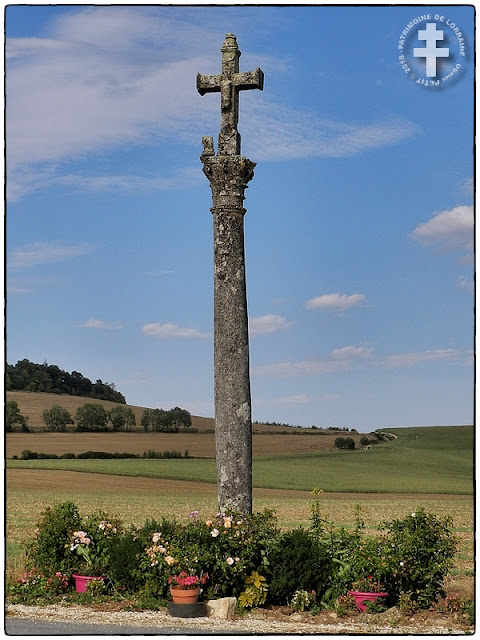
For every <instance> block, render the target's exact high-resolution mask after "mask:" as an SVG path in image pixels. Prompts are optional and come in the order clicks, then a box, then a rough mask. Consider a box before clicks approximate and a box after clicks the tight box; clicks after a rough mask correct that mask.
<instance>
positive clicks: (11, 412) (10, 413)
mask: <svg viewBox="0 0 480 640" xmlns="http://www.w3.org/2000/svg"><path fill="white" fill-rule="evenodd" d="M27 420H28V416H22V414H21V413H20V409H19V407H18V402H16V401H15V400H9V401H8V402H7V404H6V406H5V427H6V430H7V431H13V428H14V427H15V425H17V424H18V425H19V426H20V427H21V429H22V431H28V427H27Z"/></svg>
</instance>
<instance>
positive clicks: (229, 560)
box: [227, 557, 235, 566]
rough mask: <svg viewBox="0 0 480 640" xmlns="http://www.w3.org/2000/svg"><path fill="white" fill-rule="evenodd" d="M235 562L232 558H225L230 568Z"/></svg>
mask: <svg viewBox="0 0 480 640" xmlns="http://www.w3.org/2000/svg"><path fill="white" fill-rule="evenodd" d="M234 562H235V560H234V559H233V558H230V557H229V558H227V564H229V565H230V566H232V564H233V563H234Z"/></svg>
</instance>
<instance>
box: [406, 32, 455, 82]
mask: <svg viewBox="0 0 480 640" xmlns="http://www.w3.org/2000/svg"><path fill="white" fill-rule="evenodd" d="M418 39H419V40H425V47H423V48H420V47H415V49H414V50H413V55H414V56H415V58H425V62H426V65H427V78H435V76H436V75H437V58H448V56H449V55H450V49H449V48H448V47H442V48H440V49H438V48H437V40H443V31H442V30H438V31H437V25H436V24H435V22H427V28H426V29H421V30H420V31H419V32H418Z"/></svg>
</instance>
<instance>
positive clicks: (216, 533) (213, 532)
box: [210, 529, 219, 538]
mask: <svg viewBox="0 0 480 640" xmlns="http://www.w3.org/2000/svg"><path fill="white" fill-rule="evenodd" d="M218 534H219V531H218V529H212V530H211V531H210V535H211V536H212V538H216V537H217V536H218Z"/></svg>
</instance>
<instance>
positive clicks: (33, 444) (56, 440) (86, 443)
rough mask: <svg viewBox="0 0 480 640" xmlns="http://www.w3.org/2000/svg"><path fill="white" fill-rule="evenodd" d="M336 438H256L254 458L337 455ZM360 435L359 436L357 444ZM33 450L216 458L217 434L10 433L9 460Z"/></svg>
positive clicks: (58, 453)
mask: <svg viewBox="0 0 480 640" xmlns="http://www.w3.org/2000/svg"><path fill="white" fill-rule="evenodd" d="M336 437H337V434H335V435H313V434H312V435H310V434H298V435H297V434H288V435H282V434H280V433H277V434H274V433H272V434H268V433H254V434H253V455H254V456H276V455H283V454H285V455H287V454H288V455H292V454H295V453H315V452H327V451H328V452H336V453H338V452H339V450H338V449H335V447H334V442H335V438H336ZM360 438H361V435H357V436H356V438H354V439H356V440H357V442H358V441H359V440H360ZM25 449H30V450H31V451H37V452H42V453H55V454H57V455H62V454H63V453H75V454H78V453H83V452H84V451H106V452H109V453H123V452H128V453H135V454H138V455H142V454H143V452H144V451H148V450H149V449H155V450H156V451H179V452H180V453H181V454H182V455H183V454H184V452H185V451H186V450H188V454H189V456H191V457H194V458H214V457H215V434H214V433H213V432H212V433H208V432H199V433H151V432H148V433H145V432H142V431H140V432H135V433H68V432H65V433H7V436H6V456H7V458H12V457H13V456H17V457H20V456H21V453H22V451H24V450H25Z"/></svg>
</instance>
